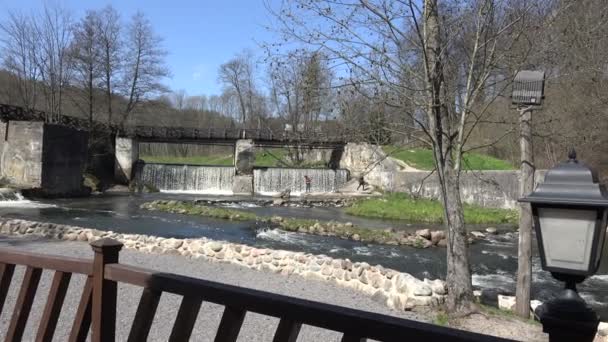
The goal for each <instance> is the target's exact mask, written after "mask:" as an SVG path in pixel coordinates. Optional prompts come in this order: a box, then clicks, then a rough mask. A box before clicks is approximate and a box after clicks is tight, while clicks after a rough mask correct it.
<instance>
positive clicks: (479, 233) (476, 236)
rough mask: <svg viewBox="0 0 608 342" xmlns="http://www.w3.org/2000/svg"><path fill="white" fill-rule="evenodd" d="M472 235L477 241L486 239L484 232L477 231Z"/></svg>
mask: <svg viewBox="0 0 608 342" xmlns="http://www.w3.org/2000/svg"><path fill="white" fill-rule="evenodd" d="M471 235H473V236H474V237H475V238H476V239H483V238H485V237H486V234H484V233H482V232H478V231H476V230H474V231H472V232H471Z"/></svg>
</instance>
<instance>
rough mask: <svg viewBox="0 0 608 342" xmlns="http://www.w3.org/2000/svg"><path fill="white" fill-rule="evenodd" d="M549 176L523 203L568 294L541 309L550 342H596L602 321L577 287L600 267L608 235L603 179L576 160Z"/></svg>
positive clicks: (549, 266)
mask: <svg viewBox="0 0 608 342" xmlns="http://www.w3.org/2000/svg"><path fill="white" fill-rule="evenodd" d="M568 158H569V160H568V161H566V162H563V163H560V164H558V165H557V166H555V167H554V168H552V169H550V170H549V171H547V174H546V175H545V182H544V183H542V184H539V186H538V187H537V188H536V190H535V191H534V192H532V193H531V194H530V195H529V196H527V197H524V198H521V199H520V201H521V202H529V203H530V204H531V206H532V214H533V216H534V228H535V231H536V238H537V240H538V247H539V248H538V249H539V253H540V259H541V264H542V267H543V269H544V270H546V271H549V272H551V275H552V276H553V277H554V278H555V279H557V280H560V281H563V282H565V283H566V286H565V289H564V290H563V291H562V292H561V293H560V294H559V295H558V296H557V297H555V298H553V299H551V300H549V301H548V302H546V303H545V304H543V305H542V306H541V307H539V309H538V312H537V313H538V315H539V317H540V321H541V323H542V325H543V331H544V332H546V333H548V334H549V340H550V341H552V342H556V341H593V339H594V337H595V334H596V332H597V326H598V324H599V319H598V317H597V315H596V313H595V312H594V311H593V310H592V309H591V308H590V307H589V306H588V305H587V304H586V303H585V301H584V300H583V299H582V298H581V297H580V296H579V295H578V293H577V290H576V284H577V283H580V282H582V281H583V280H585V278H586V277H588V276H591V275H593V274H594V273H595V272H596V271H597V269H598V267H599V264H600V260H601V256H602V249H603V245H604V239H605V235H606V217H607V213H608V194H607V193H606V189H605V188H604V187H603V186H602V185H600V184H599V183H598V177H597V174H596V173H595V172H594V171H593V170H591V169H590V168H589V167H587V166H586V165H585V164H582V163H579V162H578V161H577V160H576V152H574V150H573V151H572V152H570V154H569V156H568Z"/></svg>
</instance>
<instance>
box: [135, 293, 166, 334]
mask: <svg viewBox="0 0 608 342" xmlns="http://www.w3.org/2000/svg"><path fill="white" fill-rule="evenodd" d="M161 294H162V292H160V291H154V290H150V289H148V288H144V291H143V293H142V294H141V299H140V300H139V305H138V306H137V312H136V313H135V318H134V319H133V325H132V326H131V332H130V333H129V340H128V341H133V342H136V341H146V340H147V339H148V334H149V333H150V328H151V327H152V322H153V321H154V315H155V314H156V308H157V307H158V302H159V301H160V296H161Z"/></svg>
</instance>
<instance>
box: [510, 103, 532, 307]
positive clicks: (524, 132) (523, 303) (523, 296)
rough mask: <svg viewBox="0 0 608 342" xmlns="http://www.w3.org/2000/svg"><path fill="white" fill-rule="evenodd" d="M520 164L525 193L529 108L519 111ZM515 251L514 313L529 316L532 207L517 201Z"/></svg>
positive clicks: (529, 168)
mask: <svg viewBox="0 0 608 342" xmlns="http://www.w3.org/2000/svg"><path fill="white" fill-rule="evenodd" d="M519 120H520V121H519V124H520V148H521V166H520V181H519V194H520V195H521V196H522V197H523V196H527V195H529V194H530V193H531V192H532V191H533V190H534V171H535V168H534V155H533V152H532V110H531V108H530V107H527V108H521V109H520V110H519ZM518 247H519V248H518V253H517V289H516V293H515V312H516V313H517V315H518V316H520V317H524V318H529V317H530V286H531V283H532V209H531V208H530V203H521V204H520V214H519V246H518Z"/></svg>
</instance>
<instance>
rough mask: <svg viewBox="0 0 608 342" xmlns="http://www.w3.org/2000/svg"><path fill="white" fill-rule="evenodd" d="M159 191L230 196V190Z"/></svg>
mask: <svg viewBox="0 0 608 342" xmlns="http://www.w3.org/2000/svg"><path fill="white" fill-rule="evenodd" d="M160 192H161V193H166V194H183V195H221V196H232V195H234V193H233V192H232V190H161V191H160Z"/></svg>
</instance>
